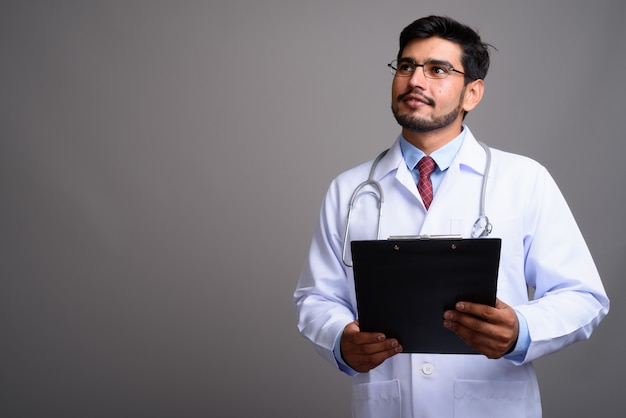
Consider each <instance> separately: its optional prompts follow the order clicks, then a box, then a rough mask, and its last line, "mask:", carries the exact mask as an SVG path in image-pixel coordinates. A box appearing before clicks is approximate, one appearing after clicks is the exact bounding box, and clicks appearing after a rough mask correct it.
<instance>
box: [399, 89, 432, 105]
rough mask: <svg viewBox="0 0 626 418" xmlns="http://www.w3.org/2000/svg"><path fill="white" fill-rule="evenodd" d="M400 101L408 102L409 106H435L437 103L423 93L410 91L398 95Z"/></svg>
mask: <svg viewBox="0 0 626 418" xmlns="http://www.w3.org/2000/svg"><path fill="white" fill-rule="evenodd" d="M398 101H399V102H404V103H406V104H407V105H408V106H410V107H418V106H421V105H428V106H434V105H435V101H434V100H432V99H430V98H428V97H426V96H423V95H421V94H417V93H414V92H408V93H404V94H401V95H399V96H398Z"/></svg>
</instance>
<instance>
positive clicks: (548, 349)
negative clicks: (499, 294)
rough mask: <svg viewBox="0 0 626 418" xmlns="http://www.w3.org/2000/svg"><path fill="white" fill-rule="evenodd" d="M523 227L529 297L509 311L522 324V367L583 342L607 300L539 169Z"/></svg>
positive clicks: (560, 201)
mask: <svg viewBox="0 0 626 418" xmlns="http://www.w3.org/2000/svg"><path fill="white" fill-rule="evenodd" d="M524 229H525V236H524V251H525V265H524V273H525V276H526V280H527V283H528V284H529V285H531V286H533V287H534V288H535V296H534V300H532V301H530V303H528V304H524V305H520V306H516V307H515V308H516V309H517V310H518V311H519V312H520V313H521V314H522V315H523V316H524V317H525V318H526V320H527V323H528V330H529V333H530V346H529V348H528V351H527V354H526V357H525V358H524V360H523V361H522V362H523V363H526V362H530V361H533V360H534V359H537V358H539V357H542V356H545V355H548V354H550V353H553V352H555V351H558V350H561V349H563V348H565V347H566V346H568V345H570V344H572V343H574V342H576V341H580V340H586V339H588V338H589V337H590V335H591V333H592V331H593V330H594V329H595V328H596V327H597V326H598V324H599V323H600V321H601V320H602V319H603V318H604V317H605V316H606V314H607V313H608V310H609V300H608V297H607V295H606V292H605V290H604V288H603V285H602V282H601V280H600V277H599V274H598V271H597V269H596V266H595V263H594V261H593V259H592V256H591V253H590V251H589V249H588V248H587V245H586V243H585V241H584V239H583V236H582V234H581V232H580V229H579V228H578V225H577V224H576V221H575V220H574V217H573V215H572V213H571V211H570V209H569V207H568V205H567V203H566V201H565V199H564V197H563V195H562V194H561V192H560V190H559V189H558V186H557V185H556V183H555V182H554V180H553V179H552V177H551V176H550V175H549V173H548V172H547V171H546V170H545V169H544V168H543V167H542V168H541V169H540V170H539V173H538V174H537V177H536V185H535V193H534V196H533V197H532V199H530V201H529V202H528V207H527V216H526V224H525V225H524Z"/></svg>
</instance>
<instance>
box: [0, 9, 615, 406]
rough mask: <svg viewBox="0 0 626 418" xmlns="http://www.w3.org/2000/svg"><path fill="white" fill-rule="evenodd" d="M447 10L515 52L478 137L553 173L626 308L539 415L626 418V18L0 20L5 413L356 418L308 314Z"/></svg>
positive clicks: (166, 13)
mask: <svg viewBox="0 0 626 418" xmlns="http://www.w3.org/2000/svg"><path fill="white" fill-rule="evenodd" d="M431 13H437V14H447V15H450V16H452V17H455V18H457V19H459V20H461V21H463V22H466V23H468V24H470V25H471V26H473V27H475V28H477V29H478V30H479V31H480V33H481V34H482V36H483V38H484V39H485V40H486V41H487V42H490V43H492V44H493V45H494V46H496V47H497V49H498V51H497V52H494V55H493V65H492V68H491V72H490V74H489V75H488V77H487V79H486V86H487V87H486V97H485V98H484V101H483V103H482V104H481V106H479V108H478V109H477V110H475V111H474V112H472V113H471V114H470V116H469V117H468V119H467V122H468V124H469V125H470V126H471V128H472V130H473V132H474V133H475V134H476V135H477V136H478V137H479V138H481V139H482V140H484V141H486V142H488V143H489V144H491V145H492V146H494V147H497V148H502V149H505V150H508V151H513V152H518V153H522V154H526V155H528V156H530V157H533V158H535V159H537V160H539V161H540V162H541V163H543V164H544V165H546V166H547V167H548V169H549V170H550V172H551V173H552V174H553V176H554V177H555V178H556V180H557V181H558V183H559V184H560V186H561V188H562V190H563V193H564V194H565V196H566V198H567V199H568V201H569V203H570V205H571V207H572V210H573V212H574V214H575V215H576V217H577V219H578V221H579V224H580V227H581V228H582V230H583V232H584V234H585V236H586V238H587V240H588V244H589V246H590V248H591V251H592V253H593V255H594V257H595V260H596V261H597V264H598V267H599V269H600V272H601V274H602V276H603V278H604V282H605V285H606V288H607V290H608V292H609V296H610V297H611V299H612V310H611V312H610V314H609V316H608V317H607V319H606V320H605V322H603V323H602V325H601V327H600V328H599V329H598V330H597V332H596V333H595V334H594V335H593V338H592V339H591V340H590V341H588V342H584V343H580V344H577V345H575V346H573V347H571V348H569V349H568V350H566V351H563V352H561V353H558V354H554V355H552V356H549V357H548V358H545V359H542V360H541V361H539V362H537V368H538V372H539V376H540V384H541V387H542V390H543V398H544V409H545V416H546V417H564V416H567V417H580V418H587V417H591V416H598V417H618V416H621V414H622V413H623V410H624V407H625V404H626V389H625V387H624V385H623V384H622V380H623V379H622V377H623V376H624V375H626V364H625V360H624V355H623V350H624V346H625V345H626V341H625V337H624V334H625V333H624V332H623V318H624V315H625V308H624V304H623V295H624V291H625V289H624V279H623V272H624V271H625V270H626V257H625V248H626V244H625V240H624V237H625V236H626V224H625V222H624V213H625V210H624V207H625V199H626V191H625V186H624V179H625V178H626V169H625V168H624V167H625V166H624V164H623V159H624V155H625V153H626V144H625V135H624V116H623V115H624V97H626V82H625V80H626V78H625V77H626V65H625V63H626V48H625V45H626V30H625V25H624V23H623V21H624V17H625V16H626V2H624V1H623V0H596V1H594V2H591V1H582V0H572V1H565V0H563V1H558V0H555V1H538V0H527V1H513V0H510V1H501V0H486V1H466V0H463V1H461V0H455V1H444V2H441V1H397V0H391V1H385V2H381V1H374V0H369V1H352V2H350V1H337V0H316V1H293V0H267V1H262V0H261V1H258V0H247V1H246V0H229V1H219V0H218V1H216V0H212V1H186V0H184V1H132V0H131V1H78V0H77V1H69V0H59V1H38V2H36V1H27V0H13V1H11V0H3V1H2V2H1V3H0V86H1V89H0V192H1V194H0V416H2V417H29V418H30V417H194V418H195V417H247V416H263V417H283V416H284V417H300V418H307V417H311V418H313V417H321V416H324V417H348V416H349V414H350V412H349V396H350V382H349V379H348V378H347V377H345V376H343V375H341V374H339V373H337V372H335V371H334V370H333V369H332V368H331V367H330V366H329V365H327V364H326V363H324V362H323V361H322V360H321V359H320V358H319V357H317V355H316V354H315V353H314V352H313V349H312V347H311V346H310V345H309V343H308V342H307V341H305V340H304V339H303V338H302V337H300V336H299V334H298V333H297V331H296V318H295V310H294V308H293V304H292V293H293V290H294V287H295V284H296V280H297V278H298V274H299V270H300V267H301V265H302V262H303V260H304V257H305V254H306V251H307V248H308V245H309V240H310V236H311V232H312V228H313V224H314V222H315V221H316V218H317V214H318V209H319V205H320V203H321V199H322V197H323V194H324V192H325V190H326V187H327V185H328V183H329V182H330V180H331V179H332V178H333V177H334V176H335V175H337V174H338V173H339V172H341V171H342V170H345V169H347V168H349V167H351V166H353V165H355V164H357V163H360V162H362V161H365V160H368V159H370V158H373V156H374V155H376V154H377V153H378V152H379V151H380V150H381V149H382V148H384V147H387V146H388V145H389V144H390V143H391V141H393V139H394V138H395V136H396V135H397V133H398V127H397V126H396V124H395V121H394V120H393V117H392V116H391V114H390V110H389V103H390V86H391V77H392V76H391V75H390V74H389V72H388V69H387V66H386V64H387V62H389V60H391V59H392V58H393V57H394V56H395V54H396V53H397V37H398V34H399V32H400V30H401V29H402V28H403V27H404V26H405V25H407V24H408V23H410V22H411V21H412V20H414V19H415V18H417V17H420V16H423V15H426V14H431Z"/></svg>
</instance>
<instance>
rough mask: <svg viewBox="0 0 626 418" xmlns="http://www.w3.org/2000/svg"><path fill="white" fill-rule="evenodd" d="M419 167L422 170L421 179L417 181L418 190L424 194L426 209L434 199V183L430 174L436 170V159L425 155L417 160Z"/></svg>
mask: <svg viewBox="0 0 626 418" xmlns="http://www.w3.org/2000/svg"><path fill="white" fill-rule="evenodd" d="M417 169H418V170H419V172H420V179H419V181H418V182H417V190H418V191H419V192H420V196H422V201H423V202H424V206H425V207H426V209H428V207H429V206H430V202H432V201H433V183H432V182H431V181H430V174H431V173H432V172H433V171H434V170H435V160H433V159H432V158H431V157H429V156H425V157H423V158H422V159H421V160H419V161H418V162H417Z"/></svg>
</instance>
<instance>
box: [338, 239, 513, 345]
mask: <svg viewBox="0 0 626 418" xmlns="http://www.w3.org/2000/svg"><path fill="white" fill-rule="evenodd" d="M501 244H502V240H501V239H500V238H466V239H463V238H448V237H444V238H436V239H435V238H430V237H409V238H399V237H390V239H388V240H370V241H352V242H351V244H350V245H351V249H352V263H353V269H354V285H355V291H356V299H357V310H358V316H359V326H360V328H361V331H369V332H382V333H384V334H385V335H386V336H387V337H391V338H396V339H397V340H398V341H399V342H400V344H401V345H402V348H403V352H405V353H440V354H478V352H477V351H476V350H474V349H473V348H472V347H470V346H469V345H467V344H466V343H465V342H464V341H463V340H462V339H461V338H459V337H458V336H457V335H456V334H455V333H454V332H453V331H450V330H449V329H446V328H444V326H443V312H444V311H445V310H448V309H454V305H455V303H456V302H458V301H461V300H464V301H468V302H477V303H482V304H485V305H490V306H495V302H496V289H497V281H498V267H499V265H500V249H501Z"/></svg>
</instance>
